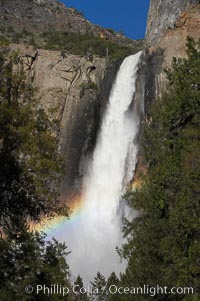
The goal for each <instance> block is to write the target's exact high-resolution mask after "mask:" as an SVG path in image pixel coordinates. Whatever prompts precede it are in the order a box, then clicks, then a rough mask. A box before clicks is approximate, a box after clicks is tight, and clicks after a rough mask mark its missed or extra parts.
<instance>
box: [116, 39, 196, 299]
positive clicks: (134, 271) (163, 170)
mask: <svg viewBox="0 0 200 301" xmlns="http://www.w3.org/2000/svg"><path fill="white" fill-rule="evenodd" d="M187 47H188V48H187V56H188V57H187V58H180V59H173V62H172V69H170V70H168V71H167V73H168V79H169V87H168V92H167V93H166V94H165V95H164V96H163V97H162V98H161V99H158V100H156V101H155V103H154V104H153V106H152V108H151V111H150V114H151V118H152V123H151V124H150V125H149V124H146V125H145V126H144V129H143V134H142V136H143V148H144V153H145V160H146V163H147V166H149V168H148V174H147V175H144V176H141V180H142V181H143V185H142V187H141V188H140V189H138V190H136V191H134V192H129V193H128V194H127V196H126V198H127V201H128V203H129V205H130V206H131V207H132V208H134V209H136V210H137V211H138V216H137V217H136V218H135V219H134V220H132V221H127V222H126V224H125V225H124V234H125V236H126V237H128V242H127V244H125V245H124V247H123V248H122V250H121V255H122V256H123V257H124V258H125V259H126V260H127V261H128V266H127V269H126V272H125V273H124V274H123V276H122V279H121V282H122V284H124V285H128V286H132V285H134V286H141V287H142V286H143V285H144V284H146V285H149V286H155V287H156V285H158V284H159V286H163V287H164V286H167V287H168V288H169V289H171V288H172V287H193V289H194V294H195V295H190V296H187V294H184V293H183V294H175V295H173V294H168V295H162V294H157V295H156V296H155V300H166V301H167V300H175V301H177V300H198V294H199V293H200V285H199V283H200V232H199V229H200V202H199V179H200V168H199V163H200V156H199V149H200V139H199V124H200V110H199V103H200V81H199V79H200V41H199V42H194V40H193V39H191V38H188V42H187ZM151 299H152V297H150V296H148V295H138V296H124V297H123V300H151Z"/></svg>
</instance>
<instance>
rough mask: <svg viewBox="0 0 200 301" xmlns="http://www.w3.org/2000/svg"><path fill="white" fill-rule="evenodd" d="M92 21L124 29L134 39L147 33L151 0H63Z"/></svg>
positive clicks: (115, 28) (104, 25)
mask: <svg viewBox="0 0 200 301" xmlns="http://www.w3.org/2000/svg"><path fill="white" fill-rule="evenodd" d="M62 2H63V3H65V4H66V6H68V7H74V8H76V9H77V10H79V11H80V12H82V13H83V14H84V16H85V17H86V18H87V19H88V20H90V21H91V22H92V23H95V24H97V25H101V26H103V27H107V28H112V29H114V30H116V31H122V32H124V34H125V35H126V36H128V37H130V38H132V39H141V38H143V37H144V35H145V28H146V19H147V12H148V8H149V2H150V0H139V1H138V0H123V1H119V0H62Z"/></svg>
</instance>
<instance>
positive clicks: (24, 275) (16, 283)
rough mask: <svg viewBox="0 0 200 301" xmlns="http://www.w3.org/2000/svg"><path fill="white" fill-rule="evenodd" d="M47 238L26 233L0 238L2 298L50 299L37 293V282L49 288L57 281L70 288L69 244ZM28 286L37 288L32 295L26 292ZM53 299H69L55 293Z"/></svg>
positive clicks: (34, 300)
mask: <svg viewBox="0 0 200 301" xmlns="http://www.w3.org/2000/svg"><path fill="white" fill-rule="evenodd" d="M44 238H45V236H44V235H42V234H38V233H36V234H34V235H33V234H31V233H27V232H26V233H23V235H20V236H12V237H9V238H7V239H6V240H2V239H1V240H0V250H1V257H0V279H1V281H0V300H1V301H12V300H13V299H15V300H20V301H28V300H33V301H46V300H49V299H48V298H49V297H48V295H46V296H45V295H44V294H43V293H42V292H41V293H40V294H39V295H38V294H37V292H36V286H37V285H38V284H39V285H45V286H46V287H49V288H50V287H51V285H52V284H54V283H56V284H59V285H62V286H67V287H69V281H68V278H69V271H68V265H67V263H66V261H65V256H66V255H67V254H68V252H66V246H65V245H64V244H60V243H58V242H57V241H56V240H53V241H52V242H51V241H49V242H46V243H45V240H44ZM28 285H31V286H32V287H33V288H34V290H33V292H32V293H31V294H30V293H26V291H25V288H26V286H28ZM51 300H52V301H59V300H62V301H64V300H65V301H66V297H63V296H59V295H52V296H51ZM67 300H68V299H67Z"/></svg>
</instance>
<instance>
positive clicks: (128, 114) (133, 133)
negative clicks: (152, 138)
mask: <svg viewBox="0 0 200 301" xmlns="http://www.w3.org/2000/svg"><path fill="white" fill-rule="evenodd" d="M141 55H142V52H139V53H137V54H135V55H131V56H129V57H127V58H125V60H124V61H123V63H122V64H121V66H120V68H119V71H118V74H117V77H116V80H115V82H114V84H113V87H112V91H111V93H110V97H109V102H108V105H107V109H106V111H105V114H104V116H103V120H102V124H101V128H100V131H99V134H98V138H97V143H96V147H95V150H94V153H93V156H92V158H91V162H90V164H89V167H88V171H87V172H86V174H85V176H84V179H83V202H82V207H81V210H80V212H79V215H78V218H77V221H76V223H73V222H74V221H73V217H72V219H70V220H69V221H68V222H67V223H66V226H65V231H63V233H61V234H60V235H61V236H62V238H63V237H65V240H66V241H67V244H68V246H69V248H70V250H71V251H72V254H71V255H69V256H68V258H67V261H68V262H69V265H70V268H71V270H72V272H73V273H74V274H75V275H77V274H80V275H81V277H83V279H84V281H85V282H87V283H88V282H89V281H91V280H93V278H94V276H95V275H96V273H97V272H98V271H100V272H101V273H102V274H103V275H104V276H106V277H107V276H109V275H110V273H111V272H112V271H115V272H116V273H117V274H118V273H119V272H120V271H122V269H123V268H124V265H123V264H122V263H120V258H119V256H118V254H117V252H116V250H115V249H116V247H117V246H120V245H121V243H122V241H123V240H122V233H121V212H120V199H121V195H122V194H123V193H124V191H125V189H126V187H127V184H128V183H129V182H130V180H131V178H132V176H133V170H134V167H135V164H136V154H137V141H136V137H137V134H138V128H139V121H140V120H139V116H138V113H137V110H136V108H135V107H136V106H134V105H133V96H134V93H135V89H136V78H137V71H138V68H139V63H140V61H141ZM134 108H135V109H134ZM60 235H59V236H60Z"/></svg>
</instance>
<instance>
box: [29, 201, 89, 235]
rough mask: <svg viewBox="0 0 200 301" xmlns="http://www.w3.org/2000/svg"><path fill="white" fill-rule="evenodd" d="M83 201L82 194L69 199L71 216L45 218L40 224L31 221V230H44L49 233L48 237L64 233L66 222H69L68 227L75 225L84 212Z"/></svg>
mask: <svg viewBox="0 0 200 301" xmlns="http://www.w3.org/2000/svg"><path fill="white" fill-rule="evenodd" d="M83 203H84V202H83V198H82V196H79V197H75V198H73V199H71V200H70V201H67V205H68V206H69V210H70V215H69V217H66V216H57V217H55V218H54V219H52V220H50V219H48V218H45V219H43V220H42V221H41V222H40V223H38V224H33V223H30V230H31V231H34V232H35V231H38V232H44V233H46V234H47V237H49V236H57V234H58V233H59V234H60V233H62V230H63V229H64V228H65V227H64V226H65V225H66V224H68V225H67V226H68V227H75V225H76V223H77V221H78V220H79V216H80V214H81V212H82V208H83Z"/></svg>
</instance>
